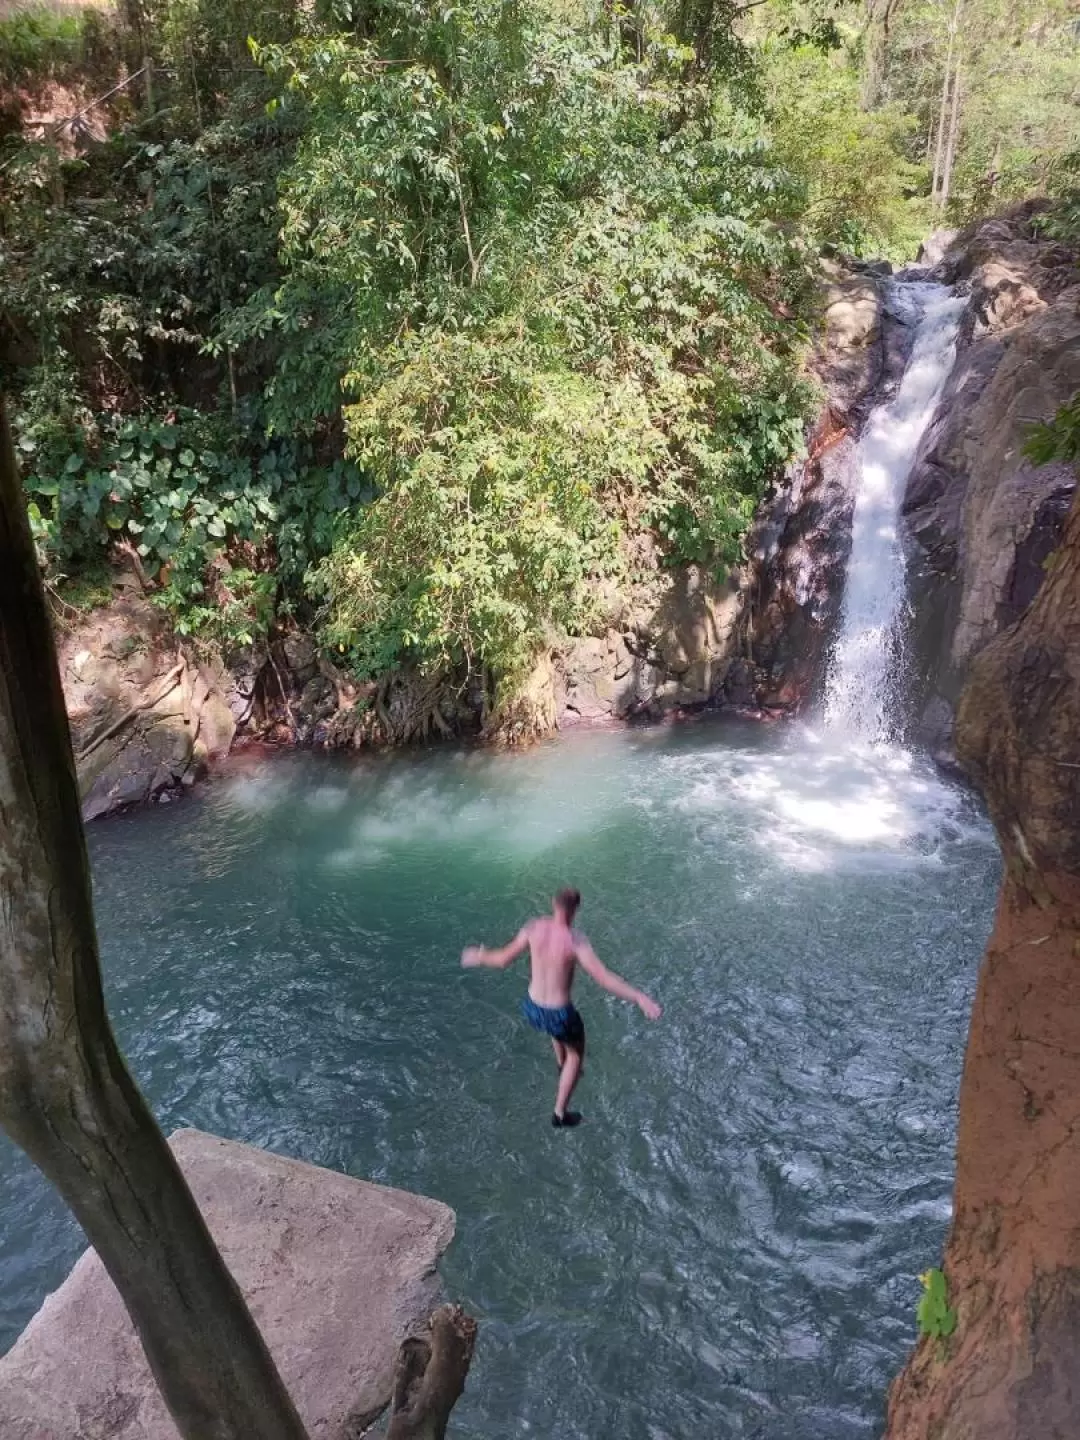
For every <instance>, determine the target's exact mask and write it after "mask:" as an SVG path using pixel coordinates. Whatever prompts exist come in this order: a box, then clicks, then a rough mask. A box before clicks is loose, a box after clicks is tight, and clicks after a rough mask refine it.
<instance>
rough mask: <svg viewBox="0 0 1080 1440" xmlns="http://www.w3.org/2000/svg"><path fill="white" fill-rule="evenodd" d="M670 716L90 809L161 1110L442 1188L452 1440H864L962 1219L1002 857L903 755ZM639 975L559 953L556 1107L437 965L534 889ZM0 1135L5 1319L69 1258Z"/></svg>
mask: <svg viewBox="0 0 1080 1440" xmlns="http://www.w3.org/2000/svg"><path fill="white" fill-rule="evenodd" d="M837 746H838V742H837V741H832V742H830V741H828V740H827V739H823V738H821V737H819V736H815V735H814V734H813V732H810V731H807V730H792V731H787V732H783V733H781V732H769V731H766V730H762V729H751V728H742V727H733V726H731V725H718V724H697V725H692V726H686V727H683V728H676V729H668V730H658V731H650V732H639V733H634V734H612V733H608V734H594V735H587V736H581V737H578V738H575V739H572V740H570V741H567V742H563V743H559V744H553V745H550V746H547V747H542V748H540V749H537V750H535V751H533V752H531V753H529V754H526V755H502V756H500V755H492V754H482V753H461V752H449V751H447V752H439V753H433V754H429V755H425V756H421V757H418V758H400V757H399V758H394V759H380V760H376V761H365V762H362V763H337V762H334V761H332V760H325V759H317V758H314V757H291V758H282V759H279V760H275V761H273V762H272V763H267V764H264V765H261V766H259V767H256V768H254V769H252V768H248V769H246V770H241V771H239V772H237V773H236V774H234V775H233V776H231V777H230V778H228V779H224V780H220V781H218V782H217V783H214V784H212V785H209V786H207V787H206V788H204V789H203V790H202V791H201V792H200V793H198V794H197V795H196V796H195V797H194V798H192V799H190V800H189V801H187V802H186V803H184V804H181V805H177V806H174V807H170V808H168V809H161V810H158V811H155V812H153V813H148V814H143V815H137V816H132V817H129V818H126V819H121V820H117V821H112V822H109V823H105V824H101V825H99V826H97V827H94V828H93V829H92V833H91V850H92V854H93V861H94V872H95V877H96V897H97V905H98V915H99V923H100V929H101V936H102V946H103V953H104V967H105V973H106V984H107V988H108V995H109V1001H110V1004H111V1006H112V1011H113V1015H114V1017H115V1020H116V1023H117V1026H118V1029H119V1031H120V1035H121V1039H122V1043H123V1045H124V1046H125V1048H126V1050H127V1053H128V1056H129V1058H130V1061H131V1064H132V1067H133V1068H134V1070H135V1072H136V1075H137V1076H138V1078H139V1080H140V1081H141V1083H142V1085H143V1086H144V1088H145V1090H146V1092H147V1094H148V1095H149V1097H150V1099H151V1101H152V1103H153V1105H154V1107H155V1108H156V1110H157V1112H158V1114H159V1116H160V1117H161V1119H162V1121H163V1123H164V1124H165V1125H166V1127H169V1128H172V1127H174V1126H178V1125H197V1126H201V1127H203V1128H205V1129H208V1130H213V1131H217V1132H219V1133H221V1134H224V1135H229V1136H234V1137H236V1138H238V1139H242V1140H247V1141H251V1142H252V1143H254V1144H257V1145H264V1146H268V1147H270V1148H272V1149H276V1150H280V1151H283V1152H285V1153H287V1154H290V1155H297V1156H300V1157H302V1158H303V1159H306V1160H310V1161H314V1162H316V1163H317V1164H320V1165H326V1166H331V1167H333V1168H335V1169H340V1170H344V1171H347V1172H349V1173H351V1174H354V1175H358V1176H364V1177H369V1178H372V1179H375V1180H378V1181H382V1182H385V1183H387V1184H391V1185H400V1186H406V1187H409V1188H412V1189H416V1190H420V1191H424V1192H426V1193H428V1194H430V1195H434V1196H438V1197H439V1198H440V1199H442V1200H445V1201H446V1202H448V1203H449V1204H450V1205H452V1206H453V1207H454V1208H455V1210H456V1211H457V1214H458V1234H457V1239H456V1241H455V1243H454V1245H453V1247H452V1249H451V1251H450V1252H449V1254H448V1256H447V1258H446V1261H445V1263H444V1266H443V1271H444V1275H445V1280H446V1284H447V1287H448V1289H449V1291H450V1293H451V1294H452V1295H453V1296H454V1297H455V1298H458V1299H460V1300H461V1301H463V1302H464V1303H465V1304H466V1305H467V1306H468V1307H469V1308H470V1309H471V1310H472V1312H473V1313H474V1314H476V1315H477V1316H478V1317H479V1318H480V1319H481V1321H482V1329H481V1339H480V1344H479V1349H478V1354H477V1360H476V1363H475V1366H474V1369H473V1373H472V1375H471V1377H470V1380H469V1386H468V1390H467V1392H466V1394H465V1397H464V1399H463V1401H462V1402H461V1405H460V1407H459V1410H458V1412H457V1416H456V1422H455V1431H454V1433H455V1435H456V1436H458V1437H460V1440H505V1437H508V1436H529V1435H535V1436H537V1437H544V1440H556V1437H558V1440H576V1437H582V1440H584V1437H587V1440H604V1437H609V1436H617V1437H622V1440H638V1437H640V1440H690V1437H694V1440H697V1437H700V1436H709V1437H714V1436H715V1437H729V1436H730V1437H735V1436H760V1437H769V1440H794V1437H805V1440H847V1437H855V1436H859V1437H863V1436H871V1435H874V1434H875V1433H877V1431H878V1429H879V1427H880V1423H881V1418H882V1415H883V1394H884V1389H885V1386H886V1384H887V1382H888V1380H889V1378H890V1376H891V1375H892V1374H893V1372H894V1371H895V1369H896V1368H897V1366H898V1364H899V1362H900V1361H901V1359H902V1357H903V1355H904V1352H905V1350H906V1348H907V1346H908V1345H909V1343H910V1342H911V1339H912V1336H913V1330H914V1306H915V1301H916V1298H917V1290H918V1285H917V1281H916V1278H915V1277H916V1275H917V1272H918V1271H920V1270H922V1269H924V1268H925V1267H926V1266H927V1265H928V1264H931V1263H933V1261H934V1260H935V1259H936V1257H937V1256H938V1254H939V1253H940V1247H941V1242H942V1238H943V1234H944V1229H945V1226H946V1223H947V1219H948V1213H949V1193H950V1186H951V1175H952V1150H953V1139H954V1133H953V1127H954V1119H953V1115H954V1107H955V1100H956V1090H957V1084H958V1078H959V1072H960V1063H961V1052H962V1039H963V1032H964V1029H965V1025H966V1017H967V1013H968V1010H969V1006H970V1000H971V993H972V988H973V984H974V978H975V971H976V965H977V959H978V955H979V953H980V950H981V948H982V945H983V942H984V940H985V937H986V933H987V930H988V928H989V924H990V917H991V907H992V902H993V895H994V891H995V887H996V881H997V875H998V858H997V852H996V849H995V847H994V843H993V840H992V837H991V834H990V832H989V829H988V827H987V825H986V824H985V822H984V820H983V819H982V818H981V816H980V814H979V812H978V810H977V809H976V808H975V806H974V805H973V803H972V802H971V801H970V800H969V799H968V798H967V797H965V795H964V794H962V793H961V792H960V791H958V790H956V789H954V788H952V787H950V786H948V785H946V784H944V783H943V782H942V781H941V780H940V779H938V778H937V777H936V776H935V775H934V774H933V773H932V772H931V771H929V770H928V769H927V768H926V767H925V766H924V765H923V764H922V763H920V762H918V761H914V760H912V759H911V758H910V757H907V756H905V755H904V754H903V753H902V752H899V751H895V750H887V749H879V750H874V749H870V748H864V749H858V748H847V749H843V748H837ZM566 882H573V883H576V884H577V885H579V886H580V888H581V889H582V891H583V892H584V896H585V903H584V907H583V910H582V915H581V921H582V926H583V928H584V929H586V931H587V932H588V934H589V936H590V938H591V939H592V940H593V942H594V944H595V945H596V947H597V949H598V950H599V952H600V954H601V955H602V956H603V957H604V958H605V959H607V960H608V961H609V962H610V963H611V964H613V965H615V966H616V967H617V968H619V969H620V970H622V971H623V972H624V973H626V974H627V975H628V976H630V977H632V978H633V979H634V980H635V981H638V982H639V983H641V984H643V985H645V986H646V987H647V988H649V989H650V990H652V991H653V992H654V993H655V994H656V995H657V997H658V998H659V999H660V1000H661V1001H662V1003H663V1004H664V1006H665V1014H664V1018H663V1020H662V1021H660V1022H659V1023H658V1024H656V1025H653V1026H650V1025H648V1024H647V1023H646V1022H645V1021H644V1019H643V1018H642V1017H641V1016H640V1014H638V1013H637V1012H636V1011H634V1010H632V1009H631V1008H630V1007H628V1006H625V1005H622V1004H620V1003H618V1002H617V1001H615V1000H612V999H610V998H609V997H606V996H602V995H601V994H599V993H598V992H596V991H595V990H594V989H591V988H590V987H589V985H588V982H587V981H583V982H582V994H581V996H580V1001H581V1005H582V1009H583V1011H584V1014H585V1018H586V1022H587V1025H588V1030H589V1044H590V1056H589V1066H588V1076H587V1079H586V1081H585V1083H584V1085H583V1088H582V1090H581V1092H580V1096H581V1108H582V1109H583V1111H584V1113H585V1116H586V1123H585V1124H584V1125H583V1126H582V1127H581V1128H580V1129H579V1130H576V1131H573V1132H555V1131H553V1130H552V1129H551V1128H550V1126H549V1123H548V1117H549V1113H550V1108H551V1100H552V1091H553V1084H554V1068H553V1065H552V1062H551V1056H550V1053H549V1052H548V1051H547V1050H546V1049H545V1046H544V1044H543V1043H542V1042H541V1041H540V1040H539V1038H538V1037H537V1036H536V1035H534V1034H533V1033H531V1032H529V1031H528V1030H527V1029H525V1028H524V1027H523V1025H522V1024H521V1023H520V1021H519V1019H518V1017H517V1013H516V1006H517V1000H518V997H519V995H520V993H521V992H522V990H523V988H524V985H525V977H524V974H523V973H522V971H521V970H520V969H519V968H515V969H512V970H511V971H509V972H508V973H506V974H496V973H492V972H483V973H476V972H468V973H466V972H463V971H462V970H461V969H460V968H459V966H458V952H459V951H460V949H461V947H462V945H463V944H465V943H467V942H470V941H477V940H480V941H487V942H490V943H495V942H498V941H501V940H504V939H506V938H508V937H509V935H510V934H512V933H513V931H514V929H515V928H516V927H517V925H518V924H519V923H520V922H521V920H522V919H523V918H524V917H525V916H527V915H528V914H530V913H531V912H533V911H535V910H537V909H539V908H541V907H543V906H545V904H546V902H547V897H548V896H549V895H550V893H551V891H552V889H553V888H555V887H556V886H557V885H560V884H563V883H566ZM80 1248H81V1247H80V1237H79V1234H78V1232H77V1231H76V1229H75V1228H74V1226H73V1224H72V1223H71V1222H70V1221H69V1220H68V1219H67V1218H66V1217H65V1215H64V1212H63V1210H62V1207H61V1206H60V1205H59V1203H58V1202H57V1201H56V1200H55V1199H53V1198H52V1196H51V1195H50V1194H49V1193H48V1192H47V1190H46V1188H45V1186H44V1184H43V1183H42V1182H40V1181H39V1180H38V1179H37V1178H36V1176H35V1175H34V1174H33V1172H31V1170H30V1169H29V1167H28V1166H27V1165H26V1164H24V1163H23V1162H22V1161H21V1159H20V1157H18V1156H17V1155H16V1154H15V1153H14V1152H13V1151H12V1150H11V1149H10V1148H7V1147H5V1148H3V1149H2V1150H0V1284H2V1289H3V1302H2V1309H0V1330H2V1334H0V1341H3V1342H10V1341H11V1340H13V1339H14V1337H15V1335H16V1334H17V1332H18V1330H19V1329H20V1328H21V1326H22V1325H23V1324H24V1323H25V1322H26V1320H27V1319H28V1318H29V1316H30V1315H31V1313H32V1312H33V1310H34V1309H35V1308H36V1306H37V1305H38V1304H39V1303H40V1301H41V1299H42V1297H43V1295H44V1294H45V1293H46V1291H47V1290H49V1289H50V1288H52V1287H54V1286H55V1285H56V1284H57V1283H58V1282H59V1281H60V1279H61V1278H62V1277H63V1275H64V1273H65V1272H66V1270H67V1268H68V1266H69V1265H70V1264H71V1262H72V1260H73V1259H74V1258H75V1256H76V1254H77V1253H78V1252H79V1250H80Z"/></svg>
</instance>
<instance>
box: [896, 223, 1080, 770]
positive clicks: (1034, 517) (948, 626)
mask: <svg viewBox="0 0 1080 1440" xmlns="http://www.w3.org/2000/svg"><path fill="white" fill-rule="evenodd" d="M1038 216H1039V208H1038V207H1037V206H1034V205H1028V206H1023V207H1020V208H1018V209H1017V210H1016V211H1014V212H1013V213H1012V214H1010V215H1008V216H1005V217H1001V218H999V219H996V220H992V221H989V222H986V223H985V224H982V225H979V226H975V227H972V228H971V229H970V230H967V231H963V232H961V233H960V234H959V235H958V236H957V237H956V238H955V240H954V241H953V243H952V244H951V245H950V247H949V248H948V250H947V252H946V254H945V257H944V259H943V260H942V261H941V262H940V263H939V265H938V266H937V267H936V271H935V273H936V274H937V275H939V276H940V278H941V279H943V280H945V281H946V282H947V283H950V284H956V285H962V286H966V287H968V288H969V289H970V297H971V298H970V302H969V305H968V309H967V312H966V315H965V318H964V321H963V324H962V326H961V336H960V344H959V347H958V353H957V361H956V365H955V368H954V369H953V372H952V375H951V376H950V378H949V381H948V384H947V386H946V390H945V394H944V396H943V398H942V402H941V405H940V407H939V409H938V412H937V416H936V418H935V420H934V421H933V423H932V424H931V426H930V428H929V430H928V431H927V434H926V435H925V437H924V439H923V444H922V446H921V448H920V452H919V455H918V457H917V458H916V462H915V465H914V468H913V470H912V472H911V476H910V479H909V481H908V486H907V493H906V496H905V500H904V515H905V519H906V522H907V527H908V534H909V536H910V540H911V552H910V565H909V572H908V573H909V583H910V590H911V601H912V615H913V619H912V630H911V659H912V669H913V678H914V683H915V696H914V704H913V712H914V716H915V737H916V738H917V739H918V740H919V741H921V742H922V743H923V744H925V745H928V746H929V747H930V748H931V749H932V750H934V751H935V752H937V753H938V754H940V755H942V756H943V757H945V756H948V755H949V754H951V750H952V728H953V714H954V711H955V708H956V704H957V702H958V699H959V696H960V693H961V691H962V689H963V686H964V683H965V680H966V678H967V675H968V673H969V670H970V666H971V664H972V661H973V660H974V658H975V656H976V655H978V654H979V652H980V651H981V650H983V649H984V648H985V646H986V645H987V644H988V643H989V642H990V641H991V640H992V639H993V638H994V637H995V636H996V635H998V634H999V633H1000V632H1001V631H1002V630H1004V629H1006V628H1007V627H1008V626H1009V625H1011V624H1012V623H1013V622H1014V621H1015V620H1017V619H1018V618H1019V617H1020V616H1021V615H1022V614H1023V613H1024V611H1025V610H1026V609H1027V607H1028V606H1029V605H1030V604H1031V602H1032V600H1033V598H1034V596H1035V593H1036V591H1037V590H1038V588H1039V585H1040V584H1041V583H1042V579H1043V574H1044V569H1043V567H1044V564H1045V562H1046V560H1047V557H1048V556H1049V555H1050V554H1051V552H1052V551H1053V550H1054V548H1055V546H1056V545H1057V544H1058V542H1059V540H1060V538H1061V534H1062V528H1063V524H1064V520H1065V515H1066V513H1067V511H1068V508H1069V502H1070V500H1071V497H1072V495H1073V492H1074V490H1075V487H1076V475H1075V473H1074V472H1073V471H1072V470H1071V469H1070V468H1069V467H1067V466H1062V465H1046V466H1041V467H1039V466H1035V465H1033V464H1032V463H1031V462H1030V461H1029V460H1027V459H1025V457H1024V454H1023V445H1024V440H1025V436H1026V431H1027V428H1028V426H1029V425H1030V424H1031V422H1032V421H1039V420H1048V419H1050V418H1051V417H1052V416H1053V415H1054V413H1055V412H1056V410H1057V409H1058V408H1059V406H1061V405H1062V404H1063V403H1064V402H1065V401H1067V400H1070V399H1071V398H1072V397H1073V395H1075V394H1076V392H1077V390H1080V269H1078V267H1077V257H1076V255H1075V254H1073V253H1072V252H1070V251H1069V250H1067V249H1065V248H1063V247H1062V246H1059V245H1056V244H1053V243H1051V242H1048V241H1046V240H1043V239H1040V238H1039V236H1038V230H1037V222H1038Z"/></svg>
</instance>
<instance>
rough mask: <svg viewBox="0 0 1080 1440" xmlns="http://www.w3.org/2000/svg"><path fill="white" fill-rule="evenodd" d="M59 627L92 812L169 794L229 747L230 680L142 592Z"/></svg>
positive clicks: (75, 739) (89, 815) (82, 784)
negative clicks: (189, 649) (181, 638)
mask: <svg viewBox="0 0 1080 1440" xmlns="http://www.w3.org/2000/svg"><path fill="white" fill-rule="evenodd" d="M55 630H56V639H57V652H58V657H59V661H60V674H61V680H62V682H63V686H64V696H65V699H66V702H67V710H68V720H69V722H70V725H71V739H72V747H73V749H74V751H75V759H76V763H77V766H78V773H79V789H80V794H81V796H82V801H83V814H84V817H85V818H86V819H88V820H92V819H94V818H96V817H97V816H99V815H104V814H107V813H109V812H110V811H113V810H120V809H124V808H126V807H127V806H131V805H141V804H145V803H147V802H148V801H151V800H157V799H161V798H162V797H164V796H171V795H172V794H173V793H174V792H175V791H176V790H177V789H178V788H179V787H182V786H187V785H190V784H192V783H193V782H194V780H195V779H196V778H197V777H198V776H199V775H200V774H201V773H203V771H204V770H205V769H206V768H207V766H208V765H209V764H210V763H211V762H212V761H214V760H217V759H220V758H221V757H222V756H224V755H226V754H228V751H229V747H230V746H231V745H232V742H233V737H234V735H235V733H236V719H235V717H234V715H233V713H232V711H231V709H230V707H229V703H228V697H229V695H230V692H231V690H232V688H233V687H232V682H231V680H230V679H229V677H228V676H227V675H226V673H225V671H224V670H223V668H222V667H221V666H220V665H210V664H200V663H199V662H198V661H197V659H196V658H195V657H194V656H192V655H190V654H188V653H186V652H185V651H183V650H182V649H180V648H179V647H178V645H177V643H176V640H175V638H174V636H173V635H172V633H171V631H170V630H169V627H168V625H167V623H166V622H165V619H164V617H163V616H162V614H161V612H160V611H158V610H157V609H156V608H155V607H154V606H153V605H151V604H149V603H148V602H147V601H146V600H145V599H144V598H142V596H141V595H140V594H138V592H136V591H131V592H130V593H128V594H126V595H121V596H118V597H117V598H116V599H114V600H113V601H112V602H111V603H110V604H109V605H107V606H105V607H104V608H103V609H100V610H95V611H93V612H92V613H91V614H90V615H88V616H84V617H77V618H75V619H74V620H72V619H70V618H69V619H65V617H64V615H59V616H57V617H55Z"/></svg>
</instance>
